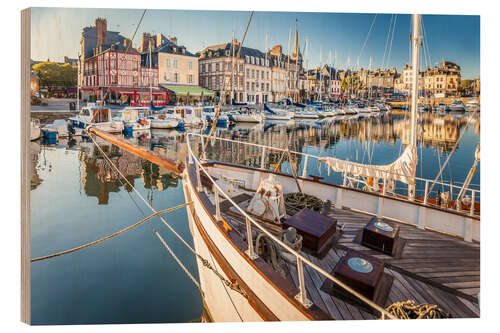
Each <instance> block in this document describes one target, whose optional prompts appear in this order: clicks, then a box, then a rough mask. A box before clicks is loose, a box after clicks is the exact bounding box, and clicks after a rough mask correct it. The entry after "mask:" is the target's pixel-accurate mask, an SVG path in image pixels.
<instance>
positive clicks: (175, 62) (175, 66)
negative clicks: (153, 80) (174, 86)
mask: <svg viewBox="0 0 500 333" xmlns="http://www.w3.org/2000/svg"><path fill="white" fill-rule="evenodd" d="M174 68H177V59H174Z"/></svg>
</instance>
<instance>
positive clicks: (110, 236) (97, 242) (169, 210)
mask: <svg viewBox="0 0 500 333" xmlns="http://www.w3.org/2000/svg"><path fill="white" fill-rule="evenodd" d="M191 203H192V201H190V202H186V203H184V204H182V205H179V206H175V207H171V208H167V209H163V210H160V211H158V212H155V213H154V214H151V215H149V216H147V217H145V218H143V219H142V220H140V221H139V222H137V223H135V224H133V225H131V226H128V227H126V228H124V229H122V230H120V231H117V232H115V233H113V234H111V235H108V236H106V237H103V238H101V239H98V240H95V241H93V242H89V243H86V244H83V245H80V246H78V247H75V248H72V249H69V250H66V251H61V252H57V253H53V254H49V255H47V256H43V257H38V258H34V259H31V262H36V261H42V260H46V259H50V258H54V257H59V256H62V255H64V254H68V253H73V252H76V251H79V250H82V249H85V248H87V247H90V246H93V245H97V244H99V243H102V242H104V241H105V240H108V239H112V238H115V237H117V236H119V235H121V234H123V233H125V232H127V231H130V230H132V229H135V228H137V227H138V226H140V225H141V224H143V223H144V222H147V221H149V220H151V219H152V218H153V217H156V216H158V215H161V214H164V213H168V212H171V211H174V210H176V209H179V208H183V207H186V206H187V205H190V204H191Z"/></svg>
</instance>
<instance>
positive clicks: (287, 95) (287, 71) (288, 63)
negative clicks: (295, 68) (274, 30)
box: [286, 26, 292, 98]
mask: <svg viewBox="0 0 500 333" xmlns="http://www.w3.org/2000/svg"><path fill="white" fill-rule="evenodd" d="M291 38H292V26H290V32H289V33H288V47H287V50H286V52H287V53H288V59H287V68H286V74H287V83H286V98H288V97H289V96H290V39H291Z"/></svg>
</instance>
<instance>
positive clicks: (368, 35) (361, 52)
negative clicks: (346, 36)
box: [356, 14, 378, 66]
mask: <svg viewBox="0 0 500 333" xmlns="http://www.w3.org/2000/svg"><path fill="white" fill-rule="evenodd" d="M377 15H378V14H375V16H374V17H373V20H372V24H371V25H370V29H369V30H368V33H367V34H366V38H365V41H364V42H363V46H362V47H361V51H359V56H358V60H357V62H356V63H357V64H358V66H359V59H360V58H361V55H362V54H363V50H364V49H365V46H366V42H367V41H368V38H369V37H370V33H371V32H372V29H373V25H374V24H375V19H376V18H377Z"/></svg>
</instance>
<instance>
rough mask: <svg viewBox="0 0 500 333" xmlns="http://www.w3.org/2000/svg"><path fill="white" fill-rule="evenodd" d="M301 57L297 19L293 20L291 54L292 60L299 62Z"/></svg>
mask: <svg viewBox="0 0 500 333" xmlns="http://www.w3.org/2000/svg"><path fill="white" fill-rule="evenodd" d="M301 58H302V55H301V54H300V46H299V28H298V24H297V19H295V38H294V41H293V53H292V59H294V60H300V59H301Z"/></svg>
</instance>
